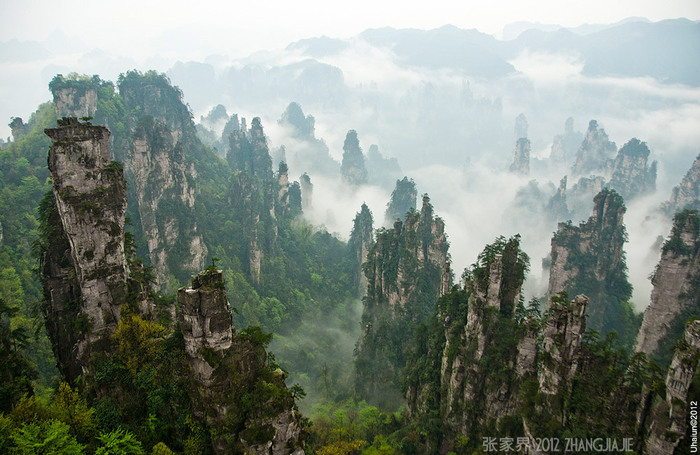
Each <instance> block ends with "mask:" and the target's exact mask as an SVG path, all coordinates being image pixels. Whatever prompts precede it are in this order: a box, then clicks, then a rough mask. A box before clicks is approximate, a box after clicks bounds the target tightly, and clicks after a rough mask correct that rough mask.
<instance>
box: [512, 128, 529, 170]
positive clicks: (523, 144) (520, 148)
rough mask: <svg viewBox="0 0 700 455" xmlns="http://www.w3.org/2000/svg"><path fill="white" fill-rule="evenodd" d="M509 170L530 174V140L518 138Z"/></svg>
mask: <svg viewBox="0 0 700 455" xmlns="http://www.w3.org/2000/svg"><path fill="white" fill-rule="evenodd" d="M510 172H512V173H514V174H519V175H529V174H530V140H529V139H527V138H524V137H521V138H520V139H518V140H517V141H516V143H515V150H514V151H513V163H512V164H511V165H510Z"/></svg>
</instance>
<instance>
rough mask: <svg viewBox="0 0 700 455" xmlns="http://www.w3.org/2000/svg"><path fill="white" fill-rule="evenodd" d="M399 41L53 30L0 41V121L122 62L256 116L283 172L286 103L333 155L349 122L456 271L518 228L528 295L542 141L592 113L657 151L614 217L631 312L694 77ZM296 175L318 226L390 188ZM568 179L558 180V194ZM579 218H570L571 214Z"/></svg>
mask: <svg viewBox="0 0 700 455" xmlns="http://www.w3.org/2000/svg"><path fill="white" fill-rule="evenodd" d="M455 30H456V29H454V28H452V29H450V28H442V29H439V30H434V31H431V32H426V33H438V32H439V33H443V35H439V34H438V35H436V36H440V37H442V38H441V39H443V38H444V37H448V38H449V36H451V35H450V33H452V34H456V33H457V32H455ZM411 33H413V32H411ZM166 35H167V34H166ZM166 35H163V36H162V37H161V38H162V39H165V38H167V36H166ZM407 36H409V31H402V30H391V29H390V30H385V29H377V30H374V31H373V32H372V33H369V32H365V33H362V34H359V35H355V36H353V37H351V38H347V39H338V38H328V37H324V38H310V39H307V40H302V41H298V42H295V43H292V44H290V45H289V46H288V47H287V48H286V49H277V50H273V51H266V52H258V53H255V54H251V55H250V56H248V57H245V58H236V57H232V56H231V55H226V54H225V53H220V54H211V55H209V56H208V57H201V54H200V57H197V58H196V59H194V60H187V59H184V60H183V59H182V57H183V56H187V55H193V56H194V55H195V54H197V52H196V51H197V49H196V47H197V46H196V41H193V42H191V43H190V44H191V45H190V46H188V47H186V48H183V49H184V50H183V52H181V53H179V54H173V53H169V52H165V51H163V52H160V53H157V54H151V55H150V56H146V55H139V56H137V57H135V58H130V57H122V56H121V55H118V54H115V53H111V52H109V51H103V50H99V49H96V48H94V47H91V46H90V45H89V44H86V43H85V42H84V41H82V40H77V39H75V38H70V37H69V36H68V35H65V34H60V33H59V34H54V35H51V36H50V37H49V38H47V39H44V40H43V41H36V42H29V41H27V42H18V41H12V42H5V43H2V46H3V52H2V61H3V66H4V71H3V75H2V78H3V79H2V84H0V87H1V89H0V90H1V91H0V94H2V95H3V100H4V103H3V106H2V107H0V115H4V116H5V117H6V118H8V119H9V117H10V116H22V117H25V118H26V117H28V116H29V114H30V113H31V112H32V111H33V110H34V109H35V107H36V105H38V104H39V103H41V102H43V101H47V100H48V99H49V98H50V94H49V92H48V89H47V86H48V82H49V81H50V80H51V78H52V77H53V76H54V75H55V74H56V73H64V74H67V73H69V72H78V73H88V74H99V75H100V76H101V77H102V78H103V79H107V80H113V81H114V80H116V78H117V77H118V74H119V73H121V72H124V71H126V70H127V69H131V68H137V69H141V70H147V69H156V70H158V71H165V72H166V73H167V74H168V76H169V77H170V79H171V80H172V82H173V83H174V84H175V85H178V86H179V87H180V88H181V89H182V90H183V93H184V101H185V102H187V103H188V104H189V105H190V107H191V110H192V113H193V117H194V118H195V119H199V118H200V116H203V115H206V114H207V113H208V112H209V110H210V109H211V108H212V107H214V106H215V105H217V104H224V105H225V106H226V108H227V111H228V112H229V113H230V114H233V113H236V114H238V115H239V117H246V118H247V119H248V120H249V121H250V120H251V119H252V118H253V117H255V116H259V117H261V119H262V123H263V126H264V128H265V133H266V134H267V136H268V137H269V142H270V148H271V150H272V149H274V148H276V147H280V146H282V145H284V146H285V154H286V160H287V162H288V165H289V175H290V178H291V179H293V180H298V178H299V176H300V175H301V174H303V173H304V172H308V169H304V168H303V167H302V166H300V165H299V164H298V163H297V160H295V156H296V154H298V153H302V152H303V151H304V148H305V147H308V144H305V143H304V142H303V141H300V140H299V139H298V138H294V137H293V136H292V135H291V134H290V131H289V130H288V129H286V128H284V127H283V126H281V125H279V124H278V123H277V122H278V120H279V119H280V116H281V113H282V112H283V111H284V109H285V108H286V106H287V105H288V104H289V103H290V102H293V101H294V102H298V103H299V104H300V105H301V106H302V108H303V109H304V112H305V114H307V115H308V114H311V115H313V116H314V117H315V119H316V123H315V135H316V138H317V139H320V140H323V141H324V142H325V144H326V145H327V146H328V152H329V155H330V157H331V158H332V159H334V160H335V161H336V162H337V163H338V164H339V163H340V161H341V159H342V145H343V141H344V138H345V134H346V133H347V131H348V130H350V129H354V130H356V131H357V132H358V137H359V140H360V146H361V147H362V149H363V151H364V153H365V154H366V153H367V150H368V149H369V147H370V145H372V144H376V145H377V146H378V147H379V150H380V152H381V154H382V155H383V156H385V157H387V158H396V159H397V160H398V162H399V165H400V166H401V168H402V170H403V174H405V175H406V176H408V177H409V178H412V179H414V181H415V182H416V184H417V188H418V192H419V194H423V193H427V194H428V195H429V196H430V197H431V202H432V204H433V206H434V207H435V211H436V214H437V215H438V216H441V217H442V218H443V219H444V220H445V222H446V230H447V233H448V237H449V241H450V244H451V247H450V255H451V258H452V261H453V270H455V271H461V270H462V269H463V268H465V267H468V266H469V265H470V264H471V263H473V262H474V261H475V259H476V256H477V254H478V253H479V252H480V251H481V249H482V248H483V246H484V245H485V244H486V243H489V242H492V241H493V239H494V238H496V237H497V236H499V235H504V236H509V235H513V234H516V233H520V234H521V235H522V245H523V249H524V250H525V252H527V253H528V254H529V255H530V258H531V272H530V275H529V276H528V279H527V281H526V293H527V294H528V295H533V296H536V295H541V294H542V293H543V290H544V289H545V288H546V283H545V282H543V280H542V277H543V271H542V266H541V260H542V259H543V258H544V257H546V256H547V255H548V254H549V243H550V241H551V237H552V233H553V232H554V231H555V230H556V228H557V226H556V223H557V221H563V220H553V219H551V218H549V217H548V216H547V214H546V213H544V211H543V207H542V204H539V205H538V203H535V202H536V201H535V202H533V199H536V198H537V197H540V198H543V199H545V200H546V199H548V198H549V197H551V195H552V194H553V193H554V191H555V189H556V188H557V186H558V185H559V181H560V179H561V178H562V177H564V176H565V175H567V173H568V167H567V166H568V165H570V163H566V164H565V165H562V166H558V167H557V166H553V165H552V164H551V163H549V162H548V158H549V153H550V151H551V147H552V141H553V138H554V136H555V135H557V134H561V133H562V132H563V127H564V122H565V120H566V119H567V118H568V117H573V118H574V122H575V123H574V129H575V130H576V131H585V128H586V125H587V124H588V122H589V121H590V120H592V119H595V120H597V121H598V123H599V124H600V125H601V127H603V128H604V129H605V131H606V132H607V134H608V135H609V137H610V140H611V141H614V142H615V143H616V144H617V147H618V148H619V147H621V146H622V144H624V143H625V142H627V141H628V140H629V139H631V138H632V137H637V138H639V139H640V140H642V141H645V142H646V143H647V145H648V146H649V148H650V150H651V156H650V161H651V160H658V161H659V169H658V177H657V189H656V192H655V193H654V194H652V195H648V196H645V197H644V198H640V199H638V200H635V201H628V203H627V207H628V212H627V215H626V218H625V220H626V227H627V231H628V233H629V243H627V244H626V246H625V251H626V254H627V263H628V267H629V269H630V270H629V275H630V279H631V281H632V282H633V284H634V296H633V301H634V304H635V306H636V308H637V309H638V310H642V309H643V308H644V307H645V306H646V305H647V304H648V300H649V298H648V295H649V291H650V289H651V285H650V283H649V280H648V276H649V274H650V273H651V271H653V267H654V265H655V261H657V260H658V256H657V254H658V252H657V251H653V247H654V245H656V243H657V239H658V237H659V236H662V237H666V236H667V235H668V232H669V229H670V219H668V218H667V217H664V216H663V215H660V214H659V213H658V212H656V208H657V207H658V205H659V204H660V203H661V202H663V201H664V200H667V199H668V196H669V195H670V191H671V188H672V187H673V186H675V185H677V184H678V183H679V182H680V179H681V178H682V177H683V175H684V174H685V172H686V171H687V170H688V169H689V167H690V165H691V163H692V161H693V159H694V157H695V156H696V155H697V154H698V152H700V147H699V146H698V144H700V126H699V123H698V122H699V120H698V119H700V87H698V86H695V85H683V84H680V83H674V82H668V81H662V80H659V79H657V78H654V77H652V76H630V75H625V74H598V75H593V73H592V72H591V71H590V70H588V69H587V65H588V64H589V61H587V59H591V58H592V57H591V56H592V55H593V56H595V54H591V51H590V49H589V48H586V47H585V46H579V47H578V48H574V47H572V48H570V49H568V50H567V49H564V48H557V47H555V46H549V47H548V46H542V45H540V44H538V43H537V42H536V41H533V40H531V41H528V40H527V39H525V38H522V39H518V38H515V39H513V40H512V41H498V40H495V39H493V38H489V39H488V40H487V39H486V38H485V37H486V36H487V35H484V38H482V41H483V42H484V43H487V44H486V45H487V46H491V47H490V48H489V49H491V52H492V54H493V55H496V56H497V57H498V58H501V59H502V60H503V62H505V63H507V64H508V65H510V66H511V67H512V69H513V70H512V71H509V72H506V73H504V74H500V75H496V76H485V75H483V74H482V75H475V74H473V73H470V71H469V69H468V68H467V69H465V67H463V66H460V65H459V64H457V63H454V64H451V63H449V62H448V63H446V64H445V63H444V62H443V63H440V61H430V60H425V59H424V60H420V59H416V58H414V57H415V55H412V54H406V49H407V48H406V47H400V46H398V45H397V43H399V42H401V40H403V39H407V38H405V37H407ZM410 36H413V35H410ZM382 40H384V41H382ZM489 43H490V44H489ZM219 44H220V43H219ZM447 45H449V43H448V44H447ZM171 47H172V46H171ZM221 48H222V46H212V50H221ZM164 49H165V48H164ZM408 49H411V48H410V47H409V48H408ZM691 49H694V48H692V46H691ZM20 51H21V52H20ZM691 52H695V50H692V51H691ZM474 58H479V56H478V55H475V56H474ZM36 87H41V89H40V90H37V89H36ZM521 113H522V114H524V115H525V117H526V118H527V121H528V126H529V130H528V138H529V140H530V141H531V144H532V151H531V171H530V174H529V175H527V176H520V175H514V174H510V173H508V172H507V169H508V167H509V165H510V163H511V162H512V157H513V149H514V146H515V140H516V139H517V138H516V137H515V136H514V121H515V117H516V116H518V115H519V114H521ZM1 128H5V127H4V126H2V127H1ZM220 128H221V125H218V126H217V127H216V129H217V130H219V129H220ZM3 131H4V133H3V134H2V136H8V135H9V128H5V129H4V130H3ZM217 132H218V131H217ZM276 164H277V163H275V166H276ZM309 175H310V177H311V181H312V183H313V185H314V195H313V205H312V207H311V208H310V209H309V210H307V211H306V213H305V217H306V219H307V221H308V222H309V223H311V224H312V225H314V226H315V227H316V228H317V229H325V230H328V231H329V232H332V233H334V234H335V235H337V236H338V237H339V238H342V239H347V238H348V236H349V234H350V230H351V228H352V220H353V217H354V214H355V213H356V212H357V211H358V210H359V208H360V206H361V204H362V203H366V204H367V205H368V206H369V208H370V209H371V211H372V213H373V215H374V220H375V228H378V227H380V226H381V224H382V223H383V221H384V211H385V209H386V204H387V202H388V200H389V195H390V194H391V191H392V188H391V187H387V186H379V185H362V186H359V187H353V188H351V187H349V186H347V185H344V184H343V183H342V182H341V180H340V179H339V178H338V176H337V175H324V174H320V173H313V172H309ZM575 183H576V182H575V181H574V180H573V179H571V178H570V179H569V188H570V187H571V186H573V185H574V184H575ZM590 208H592V200H591V201H590ZM589 211H590V209H589ZM584 212H585V210H583V211H581V212H577V213H578V216H579V219H573V220H572V221H573V222H574V223H579V222H582V221H585V219H586V218H587V214H585V215H584V214H583V213H584Z"/></svg>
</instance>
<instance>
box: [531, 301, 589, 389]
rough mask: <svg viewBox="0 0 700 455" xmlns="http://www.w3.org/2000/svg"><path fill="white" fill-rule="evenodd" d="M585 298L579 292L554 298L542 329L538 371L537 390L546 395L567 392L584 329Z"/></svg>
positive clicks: (586, 303)
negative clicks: (571, 296)
mask: <svg viewBox="0 0 700 455" xmlns="http://www.w3.org/2000/svg"><path fill="white" fill-rule="evenodd" d="M586 305H588V298H587V297H586V296H584V295H579V296H577V297H576V298H574V299H573V300H572V301H571V302H567V301H566V300H563V299H554V302H553V303H552V305H551V307H550V308H549V311H548V313H549V316H548V317H547V318H546V319H545V323H544V328H543V329H542V334H543V341H542V358H543V361H542V371H541V372H540V375H539V384H540V392H542V393H544V394H546V395H556V394H557V393H562V392H563V393H565V394H566V393H569V392H570V391H571V381H572V379H573V378H574V375H575V374H576V369H577V368H578V351H579V349H580V347H581V340H582V339H583V333H584V332H585V331H586V318H585V312H586Z"/></svg>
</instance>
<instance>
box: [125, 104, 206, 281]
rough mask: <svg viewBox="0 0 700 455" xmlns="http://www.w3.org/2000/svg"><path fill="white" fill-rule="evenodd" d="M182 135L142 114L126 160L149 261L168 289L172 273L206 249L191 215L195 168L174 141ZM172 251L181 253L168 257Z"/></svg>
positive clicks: (199, 262) (193, 264)
mask: <svg viewBox="0 0 700 455" xmlns="http://www.w3.org/2000/svg"><path fill="white" fill-rule="evenodd" d="M181 135H182V133H177V134H173V132H172V131H170V130H169V129H168V128H167V127H166V126H165V124H163V123H161V122H159V121H157V120H154V119H152V118H145V119H143V120H142V121H141V122H139V124H138V126H137V127H136V129H135V131H134V135H133V139H132V146H131V153H130V156H129V159H128V160H127V162H126V164H127V169H128V170H129V175H130V177H131V183H132V185H133V186H134V189H135V190H136V191H135V192H134V195H135V199H136V203H137V204H138V211H139V218H140V221H141V229H142V232H143V235H144V237H145V239H146V242H147V245H148V254H149V259H150V263H151V264H152V266H153V268H154V272H155V275H156V278H157V281H158V284H159V285H160V287H161V288H162V289H165V290H171V291H174V289H171V288H170V287H169V286H168V285H169V281H170V276H171V275H177V276H181V275H182V274H183V273H185V272H192V271H194V270H199V269H201V267H202V266H203V265H204V263H205V261H206V257H207V253H208V251H207V247H206V245H205V244H204V241H203V239H202V236H201V235H200V234H199V232H198V227H197V222H196V217H195V216H194V204H195V188H194V186H193V185H192V184H191V178H190V177H189V176H192V175H196V171H195V170H194V166H193V165H192V164H189V165H188V164H187V163H186V162H185V160H184V156H183V155H182V150H181V147H182V145H181V144H178V143H177V142H175V138H176V137H178V136H181ZM173 250H178V251H181V252H182V253H184V254H183V255H181V257H177V258H172V257H171V252H172V251H173Z"/></svg>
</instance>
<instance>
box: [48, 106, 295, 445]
mask: <svg viewBox="0 0 700 455" xmlns="http://www.w3.org/2000/svg"><path fill="white" fill-rule="evenodd" d="M46 134H47V135H49V137H50V138H51V139H52V141H53V145H52V146H51V149H50V150H49V169H50V172H51V177H52V180H53V184H54V188H53V193H52V197H50V198H46V199H45V200H44V202H42V207H41V209H40V212H41V217H42V227H41V229H42V232H43V236H42V245H41V247H42V252H43V254H42V263H41V270H42V275H43V276H42V281H43V284H44V291H45V292H44V294H45V297H46V298H45V302H44V309H45V313H46V324H47V329H48V332H49V336H50V338H51V341H52V344H53V348H54V351H55V352H56V357H57V360H58V366H59V370H60V372H61V375H62V377H63V378H64V379H66V380H68V381H75V380H77V379H78V377H79V376H80V377H82V381H81V384H83V385H84V393H85V395H86V397H87V398H88V400H90V403H91V404H94V406H95V407H96V408H98V409H103V408H104V407H105V406H107V407H108V408H109V409H111V410H116V411H113V414H114V415H113V416H112V415H110V417H109V418H110V419H111V420H110V422H117V423H115V425H116V424H119V425H129V426H130V427H131V428H136V429H137V430H136V431H139V430H138V429H140V428H145V427H146V426H147V424H146V421H147V420H148V419H156V420H158V422H159V425H163V435H162V436H160V437H162V438H163V440H164V441H166V442H167V443H168V444H175V445H174V446H173V447H177V448H178V450H181V449H182V446H183V444H185V439H186V438H187V437H188V436H187V434H184V435H183V434H176V433H177V432H184V433H188V434H189V436H191V437H193V438H196V439H197V442H196V444H197V445H198V446H199V447H200V449H201V450H203V451H204V452H205V453H208V451H210V449H208V448H207V447H206V446H207V445H209V444H210V445H211V448H212V449H213V450H214V452H215V453H244V452H247V453H254V454H260V455H262V454H266V455H267V454H271V453H272V454H280V455H281V454H290V453H295V454H297V455H299V454H302V453H303V439H304V438H305V432H304V430H303V427H302V424H301V416H300V415H299V413H298V412H297V411H296V408H295V405H294V396H293V395H292V393H291V392H290V391H288V390H287V389H286V386H285V384H284V376H285V374H284V372H283V370H281V369H279V367H278V366H276V365H275V364H274V362H273V361H268V360H267V356H266V353H265V344H266V343H267V342H269V336H268V335H265V334H263V333H262V332H261V331H260V330H259V329H257V330H255V329H251V330H249V331H244V333H241V334H239V335H236V333H235V329H234V327H233V324H232V314H231V308H230V307H229V304H228V299H227V297H226V293H225V289H224V282H223V277H222V273H221V272H220V271H218V270H212V269H213V267H212V268H211V269H210V268H208V269H207V270H205V272H203V273H201V274H200V275H198V276H196V277H195V278H194V279H193V286H192V288H190V289H185V288H182V289H181V290H180V292H179V294H178V303H179V305H180V311H179V313H178V317H179V318H178V321H177V322H178V324H179V327H180V331H179V333H181V334H182V337H179V336H178V335H177V333H176V332H175V331H174V330H173V328H172V326H171V322H172V320H173V318H174V317H175V314H174V311H169V310H171V309H172V310H174V309H173V308H172V307H168V306H167V305H166V306H165V307H164V306H162V305H163V304H162V303H161V304H160V305H154V303H153V301H152V300H151V292H150V288H149V283H148V278H147V274H146V273H145V272H144V271H143V270H142V269H141V267H140V265H139V261H138V260H137V259H135V258H134V252H133V245H132V244H131V242H129V241H127V236H126V234H125V231H124V219H125V210H126V182H125V180H124V177H123V171H122V168H121V165H120V164H119V163H117V162H114V161H110V158H109V157H110V151H109V145H108V144H109V131H108V130H107V129H106V128H104V127H101V126H93V125H90V124H88V123H80V122H79V121H78V120H76V119H75V118H68V119H63V120H60V121H59V126H58V127H57V128H52V129H47V130H46ZM156 321H158V322H156ZM144 378H148V379H145V381H146V382H148V385H147V386H145V387H147V388H148V389H149V390H156V389H158V390H167V391H168V393H166V394H163V395H159V400H160V401H159V404H158V405H157V406H153V403H151V402H149V401H148V400H145V399H144V397H145V395H143V393H144V389H143V387H144V385H143V382H142V381H143V380H144ZM188 396H189V399H190V402H189V403H187V397H188ZM183 400H184V402H183ZM174 414H175V415H174ZM183 418H186V419H185V420H187V419H191V422H192V425H190V426H188V425H189V424H185V423H183ZM149 421H150V420H149ZM203 431H208V435H206V437H204V436H203V435H204V434H203V433H202V432H203ZM139 436H140V437H143V435H141V434H140V435H139ZM209 441H211V443H209Z"/></svg>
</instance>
